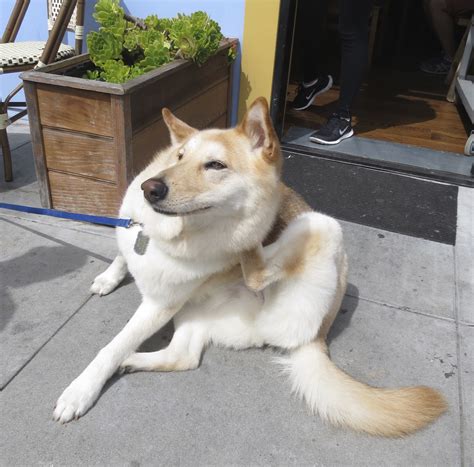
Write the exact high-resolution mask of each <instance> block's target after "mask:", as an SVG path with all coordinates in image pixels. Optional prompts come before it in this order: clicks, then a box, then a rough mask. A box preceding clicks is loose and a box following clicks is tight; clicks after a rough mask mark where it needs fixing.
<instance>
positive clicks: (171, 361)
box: [119, 323, 207, 373]
mask: <svg viewBox="0 0 474 467" xmlns="http://www.w3.org/2000/svg"><path fill="white" fill-rule="evenodd" d="M205 335H206V332H205V330H204V329H202V328H201V327H199V326H195V325H193V324H190V323H184V324H183V325H182V326H181V327H179V328H178V329H177V330H176V332H175V333H174V335H173V338H172V339H171V342H170V344H169V345H168V347H166V348H165V349H162V350H158V351H157V352H137V353H134V354H132V355H130V357H128V358H127V359H125V360H124V362H123V363H122V364H121V365H120V368H119V373H132V372H135V371H185V370H194V369H195V368H197V367H198V366H199V361H200V359H201V354H202V351H203V348H204V346H205V345H206V344H207V339H206V337H205Z"/></svg>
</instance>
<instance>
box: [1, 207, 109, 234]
mask: <svg viewBox="0 0 474 467" xmlns="http://www.w3.org/2000/svg"><path fill="white" fill-rule="evenodd" d="M3 217H8V218H9V219H16V220H20V221H26V222H31V223H33V224H41V225H47V226H50V227H60V228H63V229H65V230H72V231H74V232H79V233H86V234H89V235H95V236H96V237H102V238H110V239H115V233H114V234H111V235H105V234H101V233H98V232H91V231H90V230H81V229H78V228H74V227H69V226H67V224H66V223H65V222H64V223H62V222H58V223H54V222H52V223H50V222H42V221H41V220H39V219H30V218H28V217H22V216H19V215H15V214H8V213H4V212H3V210H2V213H1V214H0V218H3Z"/></svg>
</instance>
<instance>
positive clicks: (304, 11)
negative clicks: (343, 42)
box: [297, 0, 329, 83]
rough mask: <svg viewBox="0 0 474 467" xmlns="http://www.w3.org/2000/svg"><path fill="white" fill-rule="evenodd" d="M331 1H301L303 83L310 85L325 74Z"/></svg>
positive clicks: (299, 4) (299, 15) (299, 23)
mask: <svg viewBox="0 0 474 467" xmlns="http://www.w3.org/2000/svg"><path fill="white" fill-rule="evenodd" d="M328 3H329V0H299V2H298V11H297V30H299V31H301V33H300V34H301V49H302V55H303V82H304V83H310V82H312V81H314V80H315V79H316V78H318V76H320V75H321V74H324V72H325V57H324V53H323V49H324V40H323V39H324V35H323V29H324V23H325V20H326V16H327V9H328Z"/></svg>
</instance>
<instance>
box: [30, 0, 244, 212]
mask: <svg viewBox="0 0 474 467" xmlns="http://www.w3.org/2000/svg"><path fill="white" fill-rule="evenodd" d="M94 17H95V18H96V20H97V21H98V23H99V24H100V28H99V31H98V32H91V33H89V35H88V37H87V43H88V48H89V54H83V55H79V56H77V57H73V58H71V59H68V60H64V61H62V62H60V63H55V64H51V65H48V66H46V67H43V68H41V69H40V70H35V71H29V72H26V73H23V74H22V75H21V77H22V79H23V81H24V86H25V95H26V100H27V105H28V113H29V118H30V126H31V134H32V142H33V153H34V157H35V165H36V172H37V176H38V181H39V186H40V195H41V202H42V204H43V206H45V207H52V208H55V209H62V210H68V211H72V212H81V213H89V214H97V215H115V214H116V213H117V211H118V207H119V205H120V202H121V199H122V196H123V194H124V192H125V190H126V187H127V186H128V184H129V183H130V181H131V180H132V179H133V177H134V175H135V174H136V173H138V172H139V171H140V170H141V169H142V168H143V167H144V166H145V165H146V164H147V163H148V162H149V161H150V159H151V158H152V157H153V155H154V154H155V153H156V152H157V151H158V150H159V149H160V148H162V147H164V146H165V145H167V144H168V142H169V140H168V134H167V131H166V128H165V124H164V122H163V120H162V117H161V109H162V108H163V107H169V108H170V109H172V110H173V112H175V113H176V114H177V115H178V116H179V117H180V118H183V119H184V120H186V121H187V122H189V123H190V124H191V125H193V126H195V127H197V128H205V127H209V126H213V127H226V126H228V125H229V124H230V121H229V111H230V93H231V87H232V83H231V79H232V73H231V61H232V60H231V59H232V58H233V55H234V51H235V47H236V40H229V39H225V38H223V36H222V34H221V32H220V28H219V25H218V24H217V23H215V22H214V21H212V20H211V19H210V18H209V17H208V16H207V14H205V13H204V12H196V13H193V14H192V15H178V16H177V17H176V18H172V19H159V18H158V17H157V16H155V15H152V16H149V17H147V18H146V19H144V20H139V19H135V18H132V17H129V16H128V17H127V16H125V15H124V12H123V10H122V9H121V8H120V6H119V4H118V0H99V2H98V3H97V4H96V10H95V14H94Z"/></svg>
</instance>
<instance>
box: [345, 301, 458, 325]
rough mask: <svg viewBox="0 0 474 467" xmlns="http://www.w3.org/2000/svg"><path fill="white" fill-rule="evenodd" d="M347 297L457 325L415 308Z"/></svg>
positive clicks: (443, 317) (447, 319) (444, 318)
mask: <svg viewBox="0 0 474 467" xmlns="http://www.w3.org/2000/svg"><path fill="white" fill-rule="evenodd" d="M346 297H350V298H353V299H358V300H363V301H365V302H369V303H375V304H377V305H382V306H385V307H387V308H393V309H395V310H399V311H407V312H408V313H413V314H415V315H421V316H426V317H427V318H434V319H439V320H441V321H447V322H448V323H455V322H456V320H455V319H454V318H446V317H445V316H438V315H433V314H431V313H428V312H426V311H421V310H416V309H414V308H410V307H408V306H405V305H392V304H391V303H386V302H381V301H379V300H374V299H371V298H366V297H362V296H360V295H359V296H357V295H351V294H346Z"/></svg>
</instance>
